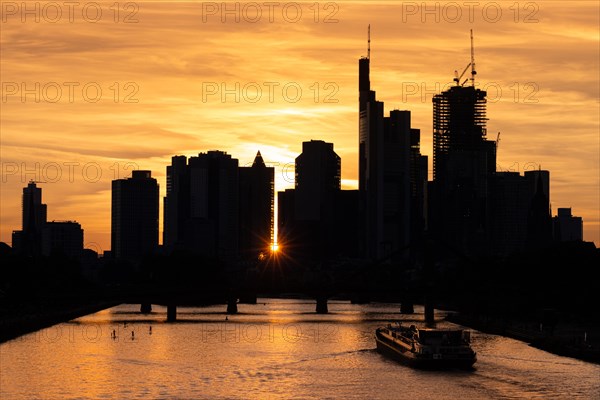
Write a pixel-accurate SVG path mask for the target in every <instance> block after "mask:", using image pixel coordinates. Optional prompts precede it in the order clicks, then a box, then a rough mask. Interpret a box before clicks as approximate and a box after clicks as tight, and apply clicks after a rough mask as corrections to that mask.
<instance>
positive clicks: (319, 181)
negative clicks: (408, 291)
mask: <svg viewBox="0 0 600 400" xmlns="http://www.w3.org/2000/svg"><path fill="white" fill-rule="evenodd" d="M357 211H358V193H357V192H356V191H353V190H341V159H340V157H339V156H338V155H337V154H336V153H335V151H334V150H333V143H326V142H324V141H322V140H311V141H309V142H304V143H302V154H300V155H299V156H298V157H297V158H296V185H295V189H287V190H286V191H284V192H279V194H278V243H279V244H280V246H281V248H282V249H283V251H284V252H285V253H286V255H288V256H290V257H291V258H297V257H300V258H310V259H313V260H323V259H327V258H332V257H336V256H354V255H356V250H357V242H358V231H357V222H358V220H357V218H356V215H357Z"/></svg>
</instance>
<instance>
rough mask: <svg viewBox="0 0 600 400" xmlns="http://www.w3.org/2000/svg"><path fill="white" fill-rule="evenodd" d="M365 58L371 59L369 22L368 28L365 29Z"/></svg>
mask: <svg viewBox="0 0 600 400" xmlns="http://www.w3.org/2000/svg"><path fill="white" fill-rule="evenodd" d="M367 58H368V59H369V60H370V59H371V24H369V28H368V29H367Z"/></svg>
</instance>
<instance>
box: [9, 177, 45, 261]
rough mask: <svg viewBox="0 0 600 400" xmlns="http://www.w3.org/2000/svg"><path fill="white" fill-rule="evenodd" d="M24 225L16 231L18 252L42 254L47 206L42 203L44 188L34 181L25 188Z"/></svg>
mask: <svg viewBox="0 0 600 400" xmlns="http://www.w3.org/2000/svg"><path fill="white" fill-rule="evenodd" d="M21 205H22V225H21V230H20V231H14V232H13V235H12V243H13V247H14V249H15V251H16V252H17V253H22V254H26V255H30V256H33V255H39V254H41V250H42V248H41V246H42V229H43V227H44V224H45V223H46V218H47V206H46V204H43V203H42V189H41V188H38V187H37V185H36V183H35V182H34V181H30V182H29V184H28V185H27V187H25V188H23V198H22V203H21Z"/></svg>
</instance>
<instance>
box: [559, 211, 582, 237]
mask: <svg viewBox="0 0 600 400" xmlns="http://www.w3.org/2000/svg"><path fill="white" fill-rule="evenodd" d="M552 223H553V228H554V240H555V241H557V242H573V241H579V242H580V241H582V240H583V219H582V218H581V217H575V216H573V214H572V213H571V209H570V208H559V209H558V214H557V215H556V216H555V217H554V218H553V221H552Z"/></svg>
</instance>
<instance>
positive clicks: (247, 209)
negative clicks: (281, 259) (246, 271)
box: [239, 151, 275, 259]
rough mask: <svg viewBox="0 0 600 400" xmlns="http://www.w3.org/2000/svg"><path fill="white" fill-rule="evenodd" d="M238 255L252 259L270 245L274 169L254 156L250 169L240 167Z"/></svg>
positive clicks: (267, 250) (271, 238) (257, 156)
mask: <svg viewBox="0 0 600 400" xmlns="http://www.w3.org/2000/svg"><path fill="white" fill-rule="evenodd" d="M239 171H240V175H239V179H240V189H239V193H240V196H239V203H240V204H239V205H240V255H241V256H242V257H243V258H245V259H256V258H257V257H258V255H259V254H260V253H268V252H269V250H270V247H271V245H272V244H273V210H274V207H275V205H274V198H273V195H274V190H275V169H274V168H273V167H267V166H266V165H265V162H264V160H263V158H262V156H261V154H260V151H259V152H258V153H257V154H256V157H255V158H254V162H253V163H252V166H250V167H240V169H239Z"/></svg>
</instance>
